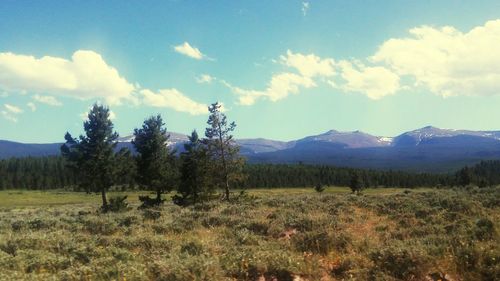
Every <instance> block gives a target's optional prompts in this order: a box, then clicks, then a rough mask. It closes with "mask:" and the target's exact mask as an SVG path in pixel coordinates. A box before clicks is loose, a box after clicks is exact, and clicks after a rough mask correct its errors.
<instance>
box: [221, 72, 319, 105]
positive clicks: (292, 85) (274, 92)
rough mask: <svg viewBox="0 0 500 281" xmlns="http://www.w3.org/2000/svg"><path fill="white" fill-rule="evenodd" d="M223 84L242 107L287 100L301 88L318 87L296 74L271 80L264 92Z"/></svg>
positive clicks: (308, 79)
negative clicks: (268, 101)
mask: <svg viewBox="0 0 500 281" xmlns="http://www.w3.org/2000/svg"><path fill="white" fill-rule="evenodd" d="M223 84H224V85H226V86H227V87H229V88H230V89H231V91H232V92H233V93H235V94H236V95H238V96H239V97H238V103H239V104H241V105H253V104H254V103H255V101H256V100H258V99H261V98H263V99H268V100H270V101H273V102H276V101H278V100H281V99H284V98H286V97H287V96H288V95H290V94H297V93H298V92H299V90H300V88H311V87H314V86H316V84H315V83H314V81H313V80H312V79H311V78H309V77H305V76H300V75H297V74H294V73H287V72H285V73H280V74H276V75H274V76H273V77H272V78H271V81H270V82H269V84H268V86H267V88H266V89H265V90H263V91H256V90H245V89H241V88H239V87H235V86H232V85H231V84H229V83H227V82H225V81H223Z"/></svg>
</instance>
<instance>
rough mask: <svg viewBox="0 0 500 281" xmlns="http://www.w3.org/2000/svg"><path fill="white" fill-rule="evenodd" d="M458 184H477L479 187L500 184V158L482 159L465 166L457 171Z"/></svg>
mask: <svg viewBox="0 0 500 281" xmlns="http://www.w3.org/2000/svg"><path fill="white" fill-rule="evenodd" d="M456 181H457V184H458V185H462V186H465V185H469V184H475V185H477V186H479V187H485V186H492V185H497V184H500V160H489V161H481V162H480V163H479V164H477V165H474V166H472V167H464V168H462V169H461V170H459V171H458V172H457V173H456Z"/></svg>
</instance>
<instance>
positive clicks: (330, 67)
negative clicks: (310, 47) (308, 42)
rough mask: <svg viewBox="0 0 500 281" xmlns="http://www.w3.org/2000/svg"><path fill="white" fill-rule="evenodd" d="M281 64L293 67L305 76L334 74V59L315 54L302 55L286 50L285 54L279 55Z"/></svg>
mask: <svg viewBox="0 0 500 281" xmlns="http://www.w3.org/2000/svg"><path fill="white" fill-rule="evenodd" d="M280 61H281V63H282V64H284V65H286V66H289V67H293V68H295V69H297V71H298V72H299V73H300V74H302V75H303V76H305V77H315V76H332V75H334V74H335V61H334V60H333V59H330V58H327V59H321V58H320V57H318V56H316V55H315V54H308V55H303V54H300V53H295V54H294V53H293V52H292V51H290V50H287V52H286V56H284V55H282V56H280Z"/></svg>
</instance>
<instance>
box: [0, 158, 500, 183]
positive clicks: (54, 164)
mask: <svg viewBox="0 0 500 281" xmlns="http://www.w3.org/2000/svg"><path fill="white" fill-rule="evenodd" d="M177 161H178V162H180V160H179V159H177ZM176 166H179V164H177V165H176ZM243 172H244V173H245V174H246V175H247V177H246V179H245V180H244V181H242V182H240V183H239V184H237V185H236V187H239V188H273V187H312V186H314V185H317V184H321V185H327V186H333V185H334V186H349V184H350V181H351V175H352V174H353V173H357V174H359V175H360V177H361V179H362V181H363V184H364V186H365V187H407V188H413V187H419V186H427V187H435V186H453V185H467V184H475V185H479V186H486V185H496V184H500V161H497V160H496V161H483V162H481V163H479V164H477V165H475V166H472V167H465V168H463V169H461V170H460V171H458V172H457V173H456V174H430V173H422V174H417V173H408V172H401V171H380V170H363V169H354V168H342V167H334V166H318V165H301V164H246V165H245V166H244V168H243ZM464 174H465V177H467V178H466V179H464V178H463V177H464ZM121 180H122V182H121V183H119V184H118V185H116V186H115V188H116V189H120V190H132V189H138V188H139V186H138V184H137V182H136V181H135V177H134V176H132V175H131V176H129V177H124V178H121ZM77 183H78V178H77V175H76V174H75V173H74V172H73V171H72V170H71V169H69V168H68V167H67V166H66V160H65V159H64V158H62V157H59V156H50V157H26V158H11V159H4V160H0V189H14V188H15V189H33V190H45V189H72V190H73V189H76V190H77V189H78V185H77Z"/></svg>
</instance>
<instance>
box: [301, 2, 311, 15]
mask: <svg viewBox="0 0 500 281" xmlns="http://www.w3.org/2000/svg"><path fill="white" fill-rule="evenodd" d="M309 6H310V4H309V2H302V14H303V15H304V16H307V11H309Z"/></svg>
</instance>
